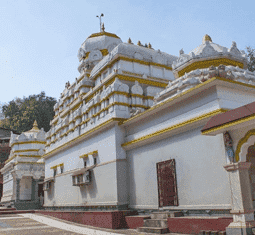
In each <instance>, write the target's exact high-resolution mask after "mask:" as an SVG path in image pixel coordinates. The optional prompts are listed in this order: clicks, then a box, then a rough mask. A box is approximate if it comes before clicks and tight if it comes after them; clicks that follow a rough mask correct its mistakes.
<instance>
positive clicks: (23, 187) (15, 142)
mask: <svg viewBox="0 0 255 235" xmlns="http://www.w3.org/2000/svg"><path fill="white" fill-rule="evenodd" d="M10 147H11V153H10V156H9V158H8V160H7V161H6V162H5V166H4V167H3V168H2V169H1V173H2V174H3V196H2V199H1V204H3V205H14V207H15V208H17V209H39V208H41V206H42V202H41V201H40V196H41V197H43V190H42V184H39V183H40V182H41V183H42V182H43V180H44V160H43V158H42V155H43V154H44V152H45V132H44V130H43V129H41V130H39V129H38V126H37V122H36V121H35V122H34V126H33V128H32V129H31V130H29V131H27V132H24V133H22V134H21V135H17V134H13V133H11V139H10Z"/></svg>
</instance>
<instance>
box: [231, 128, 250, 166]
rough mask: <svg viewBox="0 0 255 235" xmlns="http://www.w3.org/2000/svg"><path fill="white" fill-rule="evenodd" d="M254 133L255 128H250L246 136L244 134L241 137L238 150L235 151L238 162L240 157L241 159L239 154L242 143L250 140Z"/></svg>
mask: <svg viewBox="0 0 255 235" xmlns="http://www.w3.org/2000/svg"><path fill="white" fill-rule="evenodd" d="M252 135H255V129H252V130H249V131H248V132H247V133H246V134H245V136H244V137H243V138H242V139H240V140H239V141H238V144H237V147H236V152H235V160H236V162H238V161H239V159H240V157H239V154H240V151H241V147H242V145H243V144H244V143H246V142H247V140H248V139H249V138H250V137H251V136H252Z"/></svg>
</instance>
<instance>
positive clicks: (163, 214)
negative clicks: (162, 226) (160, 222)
mask: <svg viewBox="0 0 255 235" xmlns="http://www.w3.org/2000/svg"><path fill="white" fill-rule="evenodd" d="M168 216H169V213H166V212H154V213H152V214H151V219H167V218H168Z"/></svg>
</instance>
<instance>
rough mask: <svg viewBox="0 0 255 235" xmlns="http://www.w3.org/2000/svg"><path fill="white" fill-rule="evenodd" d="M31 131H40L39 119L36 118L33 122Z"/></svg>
mask: <svg viewBox="0 0 255 235" xmlns="http://www.w3.org/2000/svg"><path fill="white" fill-rule="evenodd" d="M30 131H39V128H38V124H37V121H36V120H35V121H34V123H33V128H32V129H31V130H30Z"/></svg>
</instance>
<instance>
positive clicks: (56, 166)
mask: <svg viewBox="0 0 255 235" xmlns="http://www.w3.org/2000/svg"><path fill="white" fill-rule="evenodd" d="M56 168H58V165H55V166H52V167H51V168H50V169H56Z"/></svg>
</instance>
